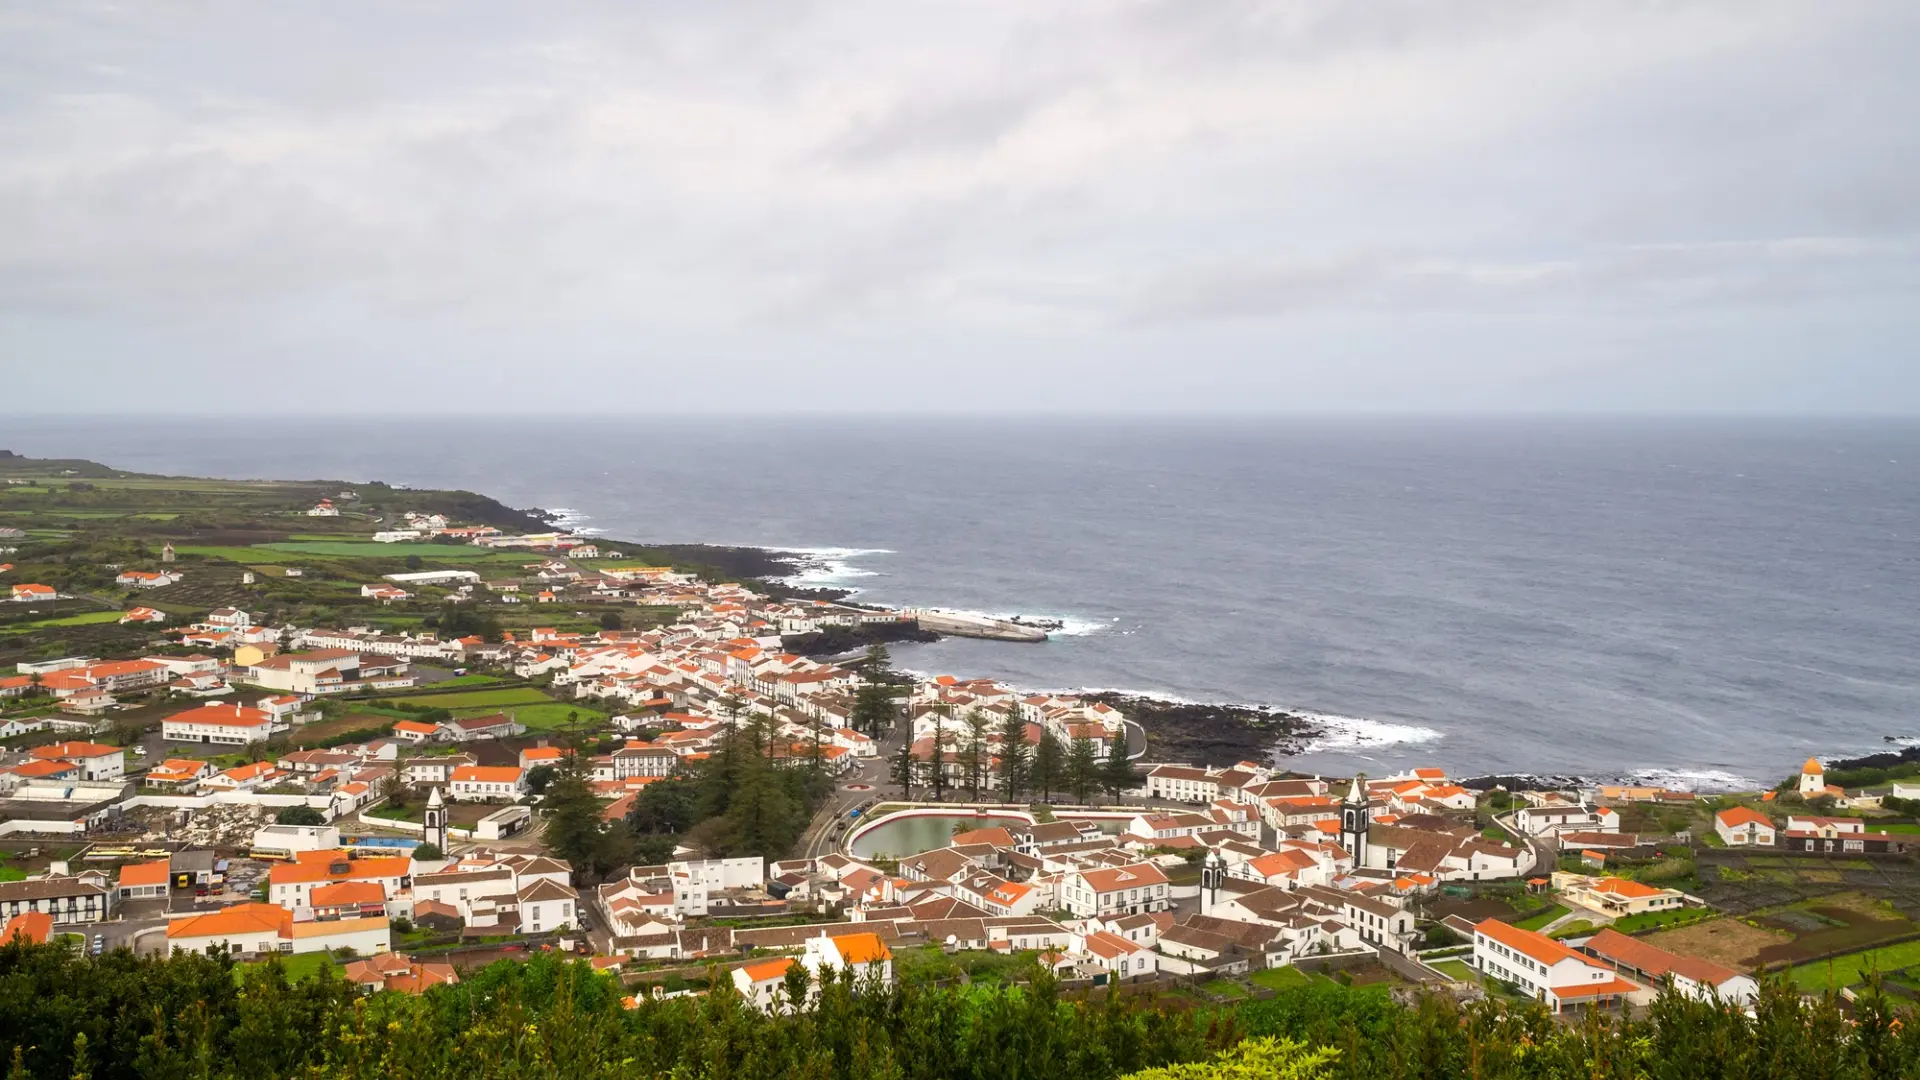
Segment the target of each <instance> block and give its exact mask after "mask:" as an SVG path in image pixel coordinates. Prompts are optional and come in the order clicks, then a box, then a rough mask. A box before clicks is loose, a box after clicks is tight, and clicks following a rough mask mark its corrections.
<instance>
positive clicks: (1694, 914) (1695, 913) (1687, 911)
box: [1613, 908, 1717, 934]
mask: <svg viewBox="0 0 1920 1080" xmlns="http://www.w3.org/2000/svg"><path fill="white" fill-rule="evenodd" d="M1716 917H1717V916H1716V915H1715V914H1714V912H1713V911H1711V910H1709V909H1707V908H1677V909H1675V910H1672V911H1646V912H1642V913H1640V914H1638V915H1628V916H1627V917H1626V918H1624V919H1615V920H1614V921H1613V929H1614V930H1615V931H1617V932H1619V933H1622V934H1631V933H1633V932H1634V931H1636V930H1648V929H1651V928H1653V927H1656V926H1684V925H1686V924H1687V923H1697V922H1704V921H1706V920H1707V919H1712V918H1716Z"/></svg>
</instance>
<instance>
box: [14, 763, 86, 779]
mask: <svg viewBox="0 0 1920 1080" xmlns="http://www.w3.org/2000/svg"><path fill="white" fill-rule="evenodd" d="M79 767H80V766H78V765H75V764H74V763H72V762H70V761H29V762H26V763H25V764H22V765H15V766H14V767H13V769H12V770H11V771H12V773H13V774H14V775H15V776H29V777H31V776H59V775H60V774H61V773H70V772H73V771H74V770H75V769H78V768H79Z"/></svg>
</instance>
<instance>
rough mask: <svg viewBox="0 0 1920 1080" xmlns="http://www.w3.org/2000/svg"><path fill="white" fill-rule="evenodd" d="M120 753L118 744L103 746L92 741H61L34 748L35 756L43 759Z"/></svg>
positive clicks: (104, 755) (105, 755)
mask: <svg viewBox="0 0 1920 1080" xmlns="http://www.w3.org/2000/svg"><path fill="white" fill-rule="evenodd" d="M118 753H120V748H119V747H117V746H102V745H100V744H99V743H92V742H59V743H53V744H51V745H48V746H36V747H34V748H33V756H34V757H37V758H40V759H41V760H43V761H44V760H47V759H49V758H90V757H107V756H109V755H112V754H118Z"/></svg>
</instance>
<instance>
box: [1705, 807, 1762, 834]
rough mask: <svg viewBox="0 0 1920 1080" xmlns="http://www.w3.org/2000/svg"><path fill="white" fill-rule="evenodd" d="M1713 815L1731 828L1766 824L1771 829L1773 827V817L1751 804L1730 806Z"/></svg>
mask: <svg viewBox="0 0 1920 1080" xmlns="http://www.w3.org/2000/svg"><path fill="white" fill-rule="evenodd" d="M1713 816H1714V820H1716V821H1718V822H1720V824H1722V825H1725V826H1726V827H1727V828H1729V829H1735V828H1739V827H1740V826H1742V825H1765V826H1766V827H1767V828H1769V829H1771V828H1773V819H1772V818H1770V817H1768V816H1767V815H1765V814H1763V813H1761V812H1760V811H1758V810H1755V809H1754V808H1753V807H1751V806H1730V807H1728V808H1726V809H1725V810H1722V811H1720V812H1719V813H1717V814H1715V815H1713Z"/></svg>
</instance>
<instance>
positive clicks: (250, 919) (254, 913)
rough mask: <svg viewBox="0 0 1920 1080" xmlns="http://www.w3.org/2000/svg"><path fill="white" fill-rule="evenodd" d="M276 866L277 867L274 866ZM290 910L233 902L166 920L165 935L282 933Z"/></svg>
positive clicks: (289, 924)
mask: <svg viewBox="0 0 1920 1080" xmlns="http://www.w3.org/2000/svg"><path fill="white" fill-rule="evenodd" d="M276 869H277V868H276ZM292 925H293V913H292V912H291V911H288V910H287V909H286V908H283V907H281V906H280V905H279V904H235V905H233V906H232V907H229V908H222V909H221V910H219V911H216V912H214V913H212V914H211V915H193V916H189V917H187V918H185V919H175V920H173V921H172V922H170V923H168V924H167V936H168V937H169V938H196V937H231V936H234V935H237V934H278V935H281V936H286V935H287V932H288V930H289V928H290V927H292Z"/></svg>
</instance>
